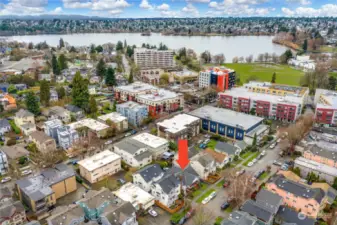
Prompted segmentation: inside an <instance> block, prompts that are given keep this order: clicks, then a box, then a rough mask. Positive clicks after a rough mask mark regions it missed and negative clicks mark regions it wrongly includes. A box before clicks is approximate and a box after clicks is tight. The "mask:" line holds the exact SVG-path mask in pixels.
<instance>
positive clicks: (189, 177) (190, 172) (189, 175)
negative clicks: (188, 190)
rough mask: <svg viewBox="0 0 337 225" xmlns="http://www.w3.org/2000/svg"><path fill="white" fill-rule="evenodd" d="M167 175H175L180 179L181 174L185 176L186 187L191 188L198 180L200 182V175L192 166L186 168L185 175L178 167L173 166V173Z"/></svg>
mask: <svg viewBox="0 0 337 225" xmlns="http://www.w3.org/2000/svg"><path fill="white" fill-rule="evenodd" d="M167 173H173V174H174V175H175V176H177V177H180V176H181V174H184V184H185V185H186V186H191V185H192V184H193V183H194V182H195V181H196V180H199V175H198V173H197V172H195V170H194V169H193V168H192V167H191V166H190V165H188V166H187V167H186V168H185V170H184V173H183V171H182V170H181V168H180V167H178V166H177V165H173V166H172V171H167Z"/></svg>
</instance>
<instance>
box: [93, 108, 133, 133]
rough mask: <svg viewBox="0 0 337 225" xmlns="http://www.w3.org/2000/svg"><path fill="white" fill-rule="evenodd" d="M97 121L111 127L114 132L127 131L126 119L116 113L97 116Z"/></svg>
mask: <svg viewBox="0 0 337 225" xmlns="http://www.w3.org/2000/svg"><path fill="white" fill-rule="evenodd" d="M97 119H98V121H101V122H103V123H107V124H108V125H110V126H113V127H114V128H116V131H124V130H127V129H128V118H126V117H125V116H122V115H121V114H119V113H117V112H112V113H108V114H105V115H102V116H99V117H98V118H97Z"/></svg>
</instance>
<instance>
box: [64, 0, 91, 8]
mask: <svg viewBox="0 0 337 225" xmlns="http://www.w3.org/2000/svg"><path fill="white" fill-rule="evenodd" d="M62 1H63V6H64V8H69V9H85V8H90V7H91V6H92V2H90V1H86V0H85V1H83V0H62Z"/></svg>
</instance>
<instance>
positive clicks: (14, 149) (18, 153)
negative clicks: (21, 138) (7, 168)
mask: <svg viewBox="0 0 337 225" xmlns="http://www.w3.org/2000/svg"><path fill="white" fill-rule="evenodd" d="M0 151H3V152H4V153H5V154H6V155H7V156H8V158H10V159H18V158H20V157H22V156H27V155H29V151H28V150H26V149H25V148H24V147H22V146H20V145H13V146H2V147H0Z"/></svg>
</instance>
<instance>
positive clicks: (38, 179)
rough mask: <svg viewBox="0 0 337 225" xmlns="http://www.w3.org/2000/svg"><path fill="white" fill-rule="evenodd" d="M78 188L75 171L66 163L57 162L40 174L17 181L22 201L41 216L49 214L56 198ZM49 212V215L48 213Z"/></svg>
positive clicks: (17, 188) (18, 192)
mask: <svg viewBox="0 0 337 225" xmlns="http://www.w3.org/2000/svg"><path fill="white" fill-rule="evenodd" d="M76 190H77V186H76V179H75V172H74V170H73V169H72V168H70V167H68V166H67V165H65V164H57V165H56V166H55V167H54V168H48V169H46V170H44V171H43V172H41V174H40V175H37V176H33V177H26V178H23V179H21V180H18V181H16V191H17V194H18V196H19V199H20V201H21V202H22V203H23V204H25V205H26V206H28V207H29V209H30V210H32V211H33V212H34V214H35V215H36V216H37V217H38V219H39V218H41V217H42V218H44V217H45V216H48V211H49V209H50V208H52V207H53V206H54V205H55V204H56V200H57V199H59V198H61V197H63V196H65V195H67V194H69V193H71V192H74V191H76ZM46 214H47V215H46Z"/></svg>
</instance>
